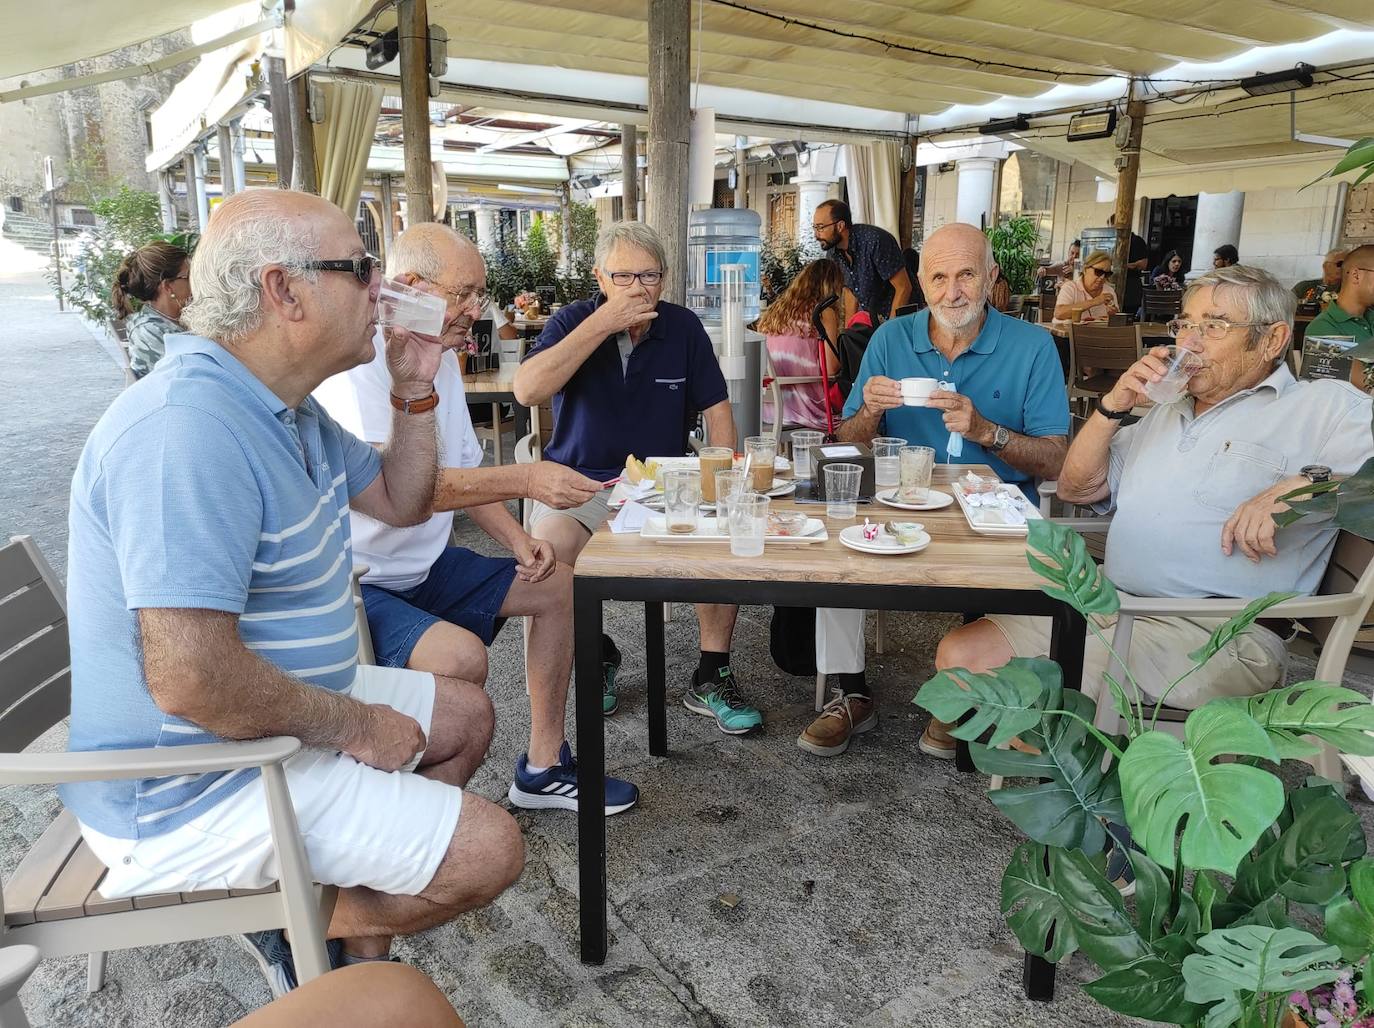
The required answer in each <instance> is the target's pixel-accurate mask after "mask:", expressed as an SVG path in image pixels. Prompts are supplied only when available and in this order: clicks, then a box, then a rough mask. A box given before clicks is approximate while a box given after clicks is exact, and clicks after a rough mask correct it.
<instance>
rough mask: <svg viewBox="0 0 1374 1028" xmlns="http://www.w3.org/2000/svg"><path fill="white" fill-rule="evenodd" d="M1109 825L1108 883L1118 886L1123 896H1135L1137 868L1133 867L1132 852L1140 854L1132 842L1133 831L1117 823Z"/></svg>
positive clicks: (1109, 822)
mask: <svg viewBox="0 0 1374 1028" xmlns="http://www.w3.org/2000/svg"><path fill="white" fill-rule="evenodd" d="M1106 825H1107V835H1108V839H1107V847H1108V849H1107V881H1109V882H1111V883H1112V884H1113V885H1115V886H1116V890H1117V892H1119V893H1121V895H1122V896H1125V897H1130V896H1134V895H1135V868H1133V867H1131V857H1130V852H1129V851H1130V850H1135V851H1136V852H1137V853H1138V852H1140V850H1139V848H1138V847H1137V846H1136V845H1135V843H1134V842H1132V840H1131V830H1130V829H1129V828H1127V827H1126V826H1125V825H1122V824H1117V823H1116V822H1115V821H1108V822H1106Z"/></svg>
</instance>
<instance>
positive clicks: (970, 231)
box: [921, 221, 993, 272]
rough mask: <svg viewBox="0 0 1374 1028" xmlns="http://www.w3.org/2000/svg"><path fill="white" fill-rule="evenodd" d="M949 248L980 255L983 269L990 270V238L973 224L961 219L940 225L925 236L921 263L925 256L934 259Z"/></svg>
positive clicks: (949, 249) (924, 260) (923, 261)
mask: <svg viewBox="0 0 1374 1028" xmlns="http://www.w3.org/2000/svg"><path fill="white" fill-rule="evenodd" d="M951 250H953V251H957V252H959V253H964V254H967V253H972V254H974V255H977V256H979V257H981V260H982V268H983V270H984V271H985V272H988V271H991V270H992V260H993V258H992V240H990V239H989V238H988V237H987V235H985V234H984V232H983V230H982V229H980V228H978V227H977V226H975V225H970V224H968V223H967V222H963V221H955V222H951V223H950V224H948V225H941V226H940V227H939V228H937V229H936V230H935V231H934V232H932V233H931V234H930V235H928V236H926V240H925V243H924V244H923V245H922V246H921V263H922V264H924V263H925V262H926V259H927V257H929V258H930V259H931V260H935V259H937V258H938V257H939V256H941V255H943V254H945V253H947V252H949V251H951Z"/></svg>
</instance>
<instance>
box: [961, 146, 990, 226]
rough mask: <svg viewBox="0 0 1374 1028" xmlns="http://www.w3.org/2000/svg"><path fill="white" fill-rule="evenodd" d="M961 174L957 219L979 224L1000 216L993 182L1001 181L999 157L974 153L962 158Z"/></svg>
mask: <svg viewBox="0 0 1374 1028" xmlns="http://www.w3.org/2000/svg"><path fill="white" fill-rule="evenodd" d="M957 174H958V175H959V186H958V195H957V198H956V199H955V213H954V217H955V219H956V220H958V221H962V222H965V223H967V224H969V225H973V226H976V227H977V228H983V227H985V226H987V225H991V224H992V222H993V219H994V218H995V217H996V216H997V205H996V198H995V197H994V196H993V195H992V187H993V183H995V182H996V181H997V161H995V160H994V159H992V158H991V157H971V158H968V159H966V160H962V161H959V162H958V172H957Z"/></svg>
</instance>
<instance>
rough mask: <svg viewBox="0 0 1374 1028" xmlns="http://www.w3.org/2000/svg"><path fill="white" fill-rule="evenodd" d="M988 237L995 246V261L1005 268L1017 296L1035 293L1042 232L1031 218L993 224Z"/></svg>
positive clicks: (1008, 280) (1003, 271)
mask: <svg viewBox="0 0 1374 1028" xmlns="http://www.w3.org/2000/svg"><path fill="white" fill-rule="evenodd" d="M985 231H986V232H987V237H988V239H989V241H991V243H992V259H993V260H995V261H996V262H997V266H998V267H999V268H1001V269H1002V277H1003V278H1004V279H1006V281H1007V285H1008V286H1009V287H1010V288H1011V291H1012V293H1013V294H1014V295H1018V296H1019V295H1022V294H1025V293H1033V292H1035V244H1036V241H1037V239H1039V230H1038V229H1037V228H1036V224H1035V221H1034V220H1033V219H1031V218H1022V217H1017V218H1008V219H1007V220H1005V221H1001V222H998V223H997V224H996V225H990V226H989V227H988V228H987V229H985Z"/></svg>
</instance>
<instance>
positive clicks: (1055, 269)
mask: <svg viewBox="0 0 1374 1028" xmlns="http://www.w3.org/2000/svg"><path fill="white" fill-rule="evenodd" d="M1082 252H1083V243H1082V242H1081V241H1080V240H1077V239H1075V240H1074V241H1073V242H1072V243H1070V244H1069V252H1068V254H1067V255H1065V257H1064V259H1063V260H1062V261H1060V262H1059V263H1058V264H1046V265H1045V266H1044V267H1043V268H1040V269H1039V271H1038V272H1037V274H1038V275H1039V276H1041V277H1042V278H1043V277H1053V278H1059V279H1063V280H1064V281H1066V282H1067V281H1069V280H1070V279H1072V278H1073V277H1074V276H1075V275H1076V274H1077V273H1078V258H1079V257H1080V256H1082Z"/></svg>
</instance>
